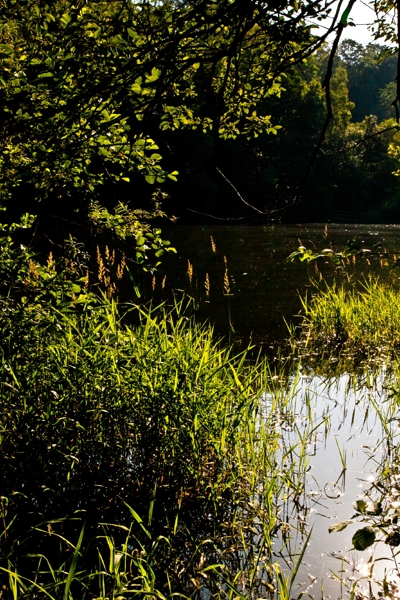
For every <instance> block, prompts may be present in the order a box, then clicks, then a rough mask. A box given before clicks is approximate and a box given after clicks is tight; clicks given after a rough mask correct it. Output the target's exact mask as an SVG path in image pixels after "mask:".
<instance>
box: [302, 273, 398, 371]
mask: <svg viewBox="0 0 400 600" xmlns="http://www.w3.org/2000/svg"><path fill="white" fill-rule="evenodd" d="M302 303H303V310H304V319H303V322H302V336H301V346H303V348H306V352H310V353H316V354H317V355H319V356H320V357H325V358H326V356H327V355H330V356H331V357H332V359H337V358H338V357H340V358H344V359H346V360H350V361H353V362H355V363H361V362H362V361H364V360H371V361H377V362H380V363H382V362H384V361H386V360H388V359H391V358H393V357H394V356H395V354H396V352H397V351H398V349H399V347H400V291H399V290H398V289H397V288H395V287H393V286H392V285H386V284H383V283H381V282H380V281H379V280H372V279H371V280H369V281H364V282H363V283H361V284H360V285H359V286H352V287H345V286H340V287H338V286H336V285H333V286H331V287H329V286H326V287H325V288H323V287H321V286H317V292H316V294H315V296H314V297H313V298H312V299H311V300H309V299H307V298H305V299H303V300H302ZM292 334H293V332H292ZM292 339H293V335H292ZM303 354H304V352H303Z"/></svg>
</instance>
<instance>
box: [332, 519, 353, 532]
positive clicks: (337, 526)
mask: <svg viewBox="0 0 400 600" xmlns="http://www.w3.org/2000/svg"><path fill="white" fill-rule="evenodd" d="M352 522H353V521H351V520H350V521H340V523H335V524H334V525H331V526H330V527H329V530H328V531H329V533H334V532H337V531H343V529H346V527H347V525H350V523H352Z"/></svg>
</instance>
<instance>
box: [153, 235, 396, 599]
mask: <svg viewBox="0 0 400 600" xmlns="http://www.w3.org/2000/svg"><path fill="white" fill-rule="evenodd" d="M163 235H164V237H165V238H167V239H169V240H170V241H171V243H172V245H173V246H174V247H175V248H176V249H177V255H173V256H170V257H168V258H167V259H166V260H165V261H164V263H163V269H164V270H163V271H162V272H160V273H159V274H157V277H156V280H155V281H154V280H153V285H154V286H155V290H154V291H155V294H157V293H158V294H159V295H160V297H161V298H162V297H164V298H165V296H166V295H168V293H171V292H173V291H174V290H180V291H185V292H186V293H187V294H189V295H190V296H191V297H193V298H194V300H195V305H196V310H197V316H198V318H199V319H200V320H209V321H211V322H212V323H214V325H215V329H216V331H217V333H218V334H220V335H223V336H225V337H226V338H229V339H231V340H232V339H233V340H235V341H236V342H237V343H238V342H239V343H242V344H247V343H248V341H249V340H251V341H252V342H254V343H256V345H257V346H261V347H263V348H264V349H265V350H266V351H267V352H269V353H270V354H272V355H274V354H276V352H277V349H278V348H279V347H280V346H281V344H282V342H283V341H284V340H285V338H287V335H288V332H287V325H286V322H287V323H292V324H296V325H297V324H300V323H301V319H302V303H301V299H300V297H305V296H306V295H307V296H308V297H312V295H313V294H315V293H316V287H315V285H314V284H313V283H312V282H311V281H310V279H314V280H315V281H316V282H318V283H319V285H322V286H323V285H324V282H326V283H329V284H331V283H332V282H333V281H337V282H339V283H340V282H341V281H347V282H349V281H356V280H359V279H362V278H363V277H368V276H369V275H378V276H379V277H380V279H382V280H390V281H391V282H392V283H394V284H397V283H398V282H399V280H400V268H399V267H398V266H397V264H396V259H397V256H398V257H400V226H399V225H334V224H328V225H321V224H315V225H314V224H311V225H289V226H285V225H277V226H271V225H269V226H266V225H265V226H264V225H260V226H208V227H200V226H199V227H193V226H191V227H183V226H182V227H181V226H175V227H170V228H166V229H164V231H163ZM350 240H355V241H356V242H357V243H358V244H359V245H360V246H361V247H362V248H365V249H367V250H370V252H369V253H368V252H367V253H365V254H359V255H357V256H355V257H354V258H351V260H349V261H348V265H347V266H346V269H345V270H343V269H342V268H340V267H339V268H338V267H337V266H335V265H333V264H332V262H331V261H330V260H328V259H326V260H325V259H321V260H319V261H318V262H317V263H315V262H312V263H310V264H308V265H307V264H305V263H301V262H299V261H296V262H287V261H286V259H287V257H288V256H289V255H290V254H291V253H292V252H294V251H295V250H297V248H298V247H299V246H300V245H303V246H305V247H306V248H311V249H312V250H313V251H314V252H318V251H321V250H323V249H324V248H330V247H331V248H333V249H334V250H335V251H340V250H342V249H343V248H344V247H345V246H346V244H347V243H348V242H349V241H350ZM385 251H387V252H388V254H389V258H388V260H385V261H382V253H385ZM396 254H397V256H396ZM320 372H321V370H320V369H319V370H318V375H317V374H315V373H314V372H312V371H310V370H309V371H304V372H302V373H301V374H300V376H299V374H298V373H297V375H296V380H295V382H294V383H293V385H294V386H295V389H294V390H293V389H292V392H291V393H293V394H294V395H295V396H297V398H298V406H299V408H298V411H297V415H298V419H297V423H295V425H294V426H293V429H292V430H290V429H289V430H288V431H285V432H283V436H284V437H285V436H286V438H287V440H288V441H290V442H293V441H294V438H295V437H296V436H299V435H300V436H302V435H303V436H305V435H308V436H309V445H308V451H307V460H308V462H309V468H308V471H307V480H306V482H305V484H306V487H305V489H306V494H305V498H304V501H303V505H302V506H301V507H299V506H298V505H297V506H293V507H292V508H291V509H290V510H289V511H288V513H287V514H286V516H285V519H286V521H287V523H289V525H291V527H292V529H293V531H296V530H297V531H300V532H302V533H300V534H299V535H298V536H297V534H296V535H295V536H294V538H293V540H292V543H293V544H294V545H295V546H296V547H297V550H295V552H294V554H295V555H296V552H297V555H298V553H299V552H301V548H302V545H303V544H304V543H305V539H306V535H307V532H309V531H310V530H311V529H312V533H311V537H310V539H309V541H308V546H307V549H306V551H305V554H304V558H303V561H302V565H301V568H300V569H299V571H298V575H297V578H296V582H295V587H294V588H293V590H292V594H293V597H298V595H299V594H301V593H302V592H306V593H308V594H309V595H310V596H311V597H314V598H321V597H330V598H339V597H340V598H342V597H346V596H349V595H350V596H351V591H352V586H355V582H359V583H358V584H357V592H356V596H357V594H360V596H359V597H362V596H364V597H371V595H376V594H378V595H382V591H381V590H382V587H381V586H379V585H376V584H375V583H374V580H375V581H378V582H382V580H383V579H384V578H385V577H386V578H387V580H388V582H389V583H388V586H389V587H388V588H387V589H386V595H387V596H389V597H391V598H400V592H399V588H398V584H399V579H398V573H399V569H398V567H397V562H396V558H395V554H396V548H393V547H391V546H389V545H387V544H385V543H384V542H383V541H379V542H378V543H377V544H375V545H373V546H371V547H370V548H369V549H367V550H366V551H364V552H357V551H355V550H354V549H352V536H353V535H354V533H355V531H356V530H357V529H359V528H360V527H365V526H366V525H368V519H366V521H365V522H364V523H361V524H360V523H359V522H358V523H357V522H356V521H355V522H351V523H349V524H348V526H347V527H346V529H344V530H343V531H340V532H337V533H329V527H330V526H331V525H333V524H335V523H337V522H340V521H346V520H351V518H352V517H353V516H354V512H355V511H354V509H353V508H352V504H353V503H354V502H355V501H357V500H360V499H364V498H366V499H367V500H375V501H376V500H382V499H383V500H385V496H386V497H388V496H389V495H391V496H392V497H394V498H397V496H399V497H400V485H399V489H397V487H396V485H395V486H394V488H393V485H392V486H391V487H390V485H389V488H388V490H385V488H384V484H382V485H383V487H379V486H380V485H381V483H379V485H378V483H377V482H379V481H380V479H381V478H382V472H384V469H385V465H386V466H387V465H388V464H389V462H390V460H391V458H392V455H393V448H395V447H396V446H397V444H398V441H399V440H398V432H399V431H400V430H399V427H398V425H399V420H398V418H397V416H396V415H393V414H391V415H389V417H387V418H386V421H385V422H386V423H389V425H387V424H386V425H385V426H383V425H382V418H383V414H384V413H385V411H386V412H387V411H388V410H389V411H390V410H392V411H393V405H391V404H390V402H389V401H388V399H389V398H390V393H389V391H390V385H391V384H390V385H389V383H390V378H389V376H387V374H386V373H385V372H384V371H382V372H381V373H380V375H378V376H376V378H375V379H374V381H373V382H372V380H371V381H365V380H364V381H361V380H359V379H357V378H354V377H351V376H349V375H348V374H346V373H345V374H342V375H340V376H338V377H336V378H335V377H333V378H332V377H328V375H327V376H326V377H323V376H321V375H320ZM265 403H266V406H268V398H267V397H266V398H265ZM310 411H311V412H310ZM310 419H311V420H312V421H313V423H315V425H316V427H315V432H314V433H312V434H311V435H310V433H309V432H310ZM384 420H385V419H384ZM317 425H318V426H317ZM385 427H386V428H387V427H389V429H390V431H389V432H388V430H387V429H385ZM391 452H392V454H391ZM392 499H393V498H392ZM282 518H283V517H282ZM299 523H300V524H304V528H303V527H300V528H299ZM378 537H379V536H378ZM383 537H384V536H383ZM380 539H382V536H380ZM285 548H286V545H285V540H284V539H282V538H280V537H279V535H278V536H277V539H276V542H275V549H276V557H277V560H279V562H280V564H281V565H285V561H286V566H287V568H288V569H289V571H290V568H292V567H293V562H291V561H292V559H293V554H292V553H290V555H289V554H288V555H287V556H285V552H286V550H285ZM286 554H287V552H286ZM354 589H355V588H354Z"/></svg>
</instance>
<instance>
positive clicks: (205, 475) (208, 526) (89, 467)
mask: <svg viewBox="0 0 400 600" xmlns="http://www.w3.org/2000/svg"><path fill="white" fill-rule="evenodd" d="M72 292H73V289H72ZM63 298H64V299H63V302H61V303H60V302H57V301H52V300H51V301H47V300H46V297H44V296H43V295H41V296H39V297H34V298H33V299H32V300H30V301H29V302H27V301H25V302H22V303H15V302H11V303H10V302H8V301H6V300H3V305H2V312H1V318H0V330H1V331H0V334H1V340H2V343H1V365H0V369H1V380H0V381H1V386H0V393H1V395H0V403H1V427H2V429H1V433H0V436H1V447H2V454H1V465H0V477H1V495H2V505H1V507H2V509H1V525H0V527H1V537H0V583H1V585H2V586H3V588H2V593H3V598H6V599H7V600H8V599H10V598H12V599H13V600H14V599H20V598H21V599H22V598H32V599H35V600H36V599H39V598H40V599H41V598H54V599H57V600H58V599H61V598H62V599H63V600H66V599H68V600H69V599H72V598H74V599H75V598H76V599H83V598H121V599H122V598H133V597H134V596H135V597H136V596H138V595H139V596H145V597H146V598H150V597H152V598H154V597H158V598H164V597H168V598H170V597H172V596H174V595H178V596H183V597H187V596H191V597H199V598H200V597H202V594H204V593H206V594H208V595H210V597H213V598H227V599H228V598H229V599H233V598H237V597H239V598H250V597H253V595H254V593H256V591H257V593H258V594H259V595H268V596H269V597H274V596H275V595H276V594H278V593H279V592H278V585H277V580H276V577H277V573H278V572H279V573H281V567H280V566H279V565H278V563H277V562H276V558H274V556H275V554H274V552H275V551H274V547H273V546H274V544H273V537H274V535H276V534H275V533H274V532H276V531H279V530H280V528H281V526H282V511H283V512H284V510H285V509H284V506H285V505H286V504H287V503H289V502H292V503H293V502H298V501H299V498H300V497H301V495H302V493H303V491H304V469H305V468H306V466H307V463H306V461H305V460H304V457H305V456H306V445H307V443H308V440H307V436H306V435H302V436H295V438H294V439H293V440H291V442H290V443H288V442H287V441H286V442H283V439H284V433H283V430H282V427H281V425H282V424H283V423H290V424H292V422H293V419H294V415H293V411H294V410H295V405H294V404H293V397H292V395H291V394H290V391H287V389H286V388H283V387H282V378H283V375H282V374H279V375H276V374H272V373H271V371H270V369H269V367H268V364H267V363H266V362H265V361H262V360H259V361H258V362H257V361H256V362H255V363H254V361H252V362H250V361H249V360H248V358H247V354H246V352H242V353H241V354H238V355H235V356H234V355H232V351H231V349H230V348H227V347H224V346H223V345H221V344H220V343H218V341H215V338H214V335H213V330H212V328H211V327H210V326H208V325H199V324H197V323H196V322H195V320H194V319H193V318H192V317H190V316H187V314H188V313H187V312H186V305H185V303H184V302H181V303H177V304H176V305H175V306H174V307H172V308H167V307H165V306H157V307H148V308H145V307H143V306H125V307H123V310H122V309H121V307H119V306H118V305H117V304H116V302H115V301H114V300H113V299H112V298H109V297H108V296H107V294H105V295H104V296H103V297H101V298H99V297H95V296H94V295H92V294H90V293H85V295H84V301H80V296H78V295H75V296H72V294H71V298H70V300H69V301H68V298H66V297H65V295H64V297H63ZM56 300H57V298H56ZM189 313H190V310H189ZM266 391H268V393H269V400H268V402H267V403H265V401H264V394H265V392H266ZM278 424H279V426H278ZM298 456H300V458H301V460H297V462H296V461H295V460H292V459H293V458H295V457H298ZM285 457H288V459H287V466H286V467H285V468H284V469H283V468H282V460H285V459H286V458H285ZM289 458H290V460H289ZM285 527H286V526H285ZM291 529H293V531H294V529H295V527H292V526H290V527H289V529H288V530H287V531H286V530H285V531H286V533H285V536H286V540H285V541H284V542H283V543H284V545H286V544H287V539H289V538H290V535H291ZM289 530H290V531H289ZM303 533H304V535H306V532H303ZM293 552H294V553H295V552H296V550H293ZM291 581H292V578H291V576H290V575H289V576H286V575H284V574H283V573H282V575H281V576H280V577H279V582H280V583H279V585H280V586H281V587H282V586H283V585H284V584H285V585H286V586H287V589H289V588H290V586H291V585H292V584H291ZM285 582H286V583H285ZM288 586H289V587H288Z"/></svg>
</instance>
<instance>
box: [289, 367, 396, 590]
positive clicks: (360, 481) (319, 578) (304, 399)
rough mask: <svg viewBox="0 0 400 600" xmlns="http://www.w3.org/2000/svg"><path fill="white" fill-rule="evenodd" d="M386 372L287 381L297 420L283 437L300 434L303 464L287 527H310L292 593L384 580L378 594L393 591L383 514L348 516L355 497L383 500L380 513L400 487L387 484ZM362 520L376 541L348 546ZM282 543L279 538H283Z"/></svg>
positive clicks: (392, 450) (390, 409)
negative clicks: (361, 547) (336, 527)
mask: <svg viewBox="0 0 400 600" xmlns="http://www.w3.org/2000/svg"><path fill="white" fill-rule="evenodd" d="M391 380H392V376H391V375H390V374H389V373H387V372H386V371H385V370H382V371H381V372H380V373H379V374H378V375H376V376H374V377H370V376H368V375H363V376H358V377H357V376H351V375H348V374H345V375H342V376H340V377H337V378H324V377H321V376H318V375H315V374H312V373H310V374H300V375H299V374H297V375H296V376H295V377H294V379H293V381H292V386H293V388H292V393H295V395H296V401H297V408H296V411H295V412H296V421H295V423H294V424H293V427H292V428H289V429H287V430H286V432H285V435H286V439H287V443H288V444H289V445H291V444H293V440H294V438H295V437H296V436H307V438H308V440H309V443H308V447H307V459H304V460H308V463H309V464H308V469H307V477H306V482H305V490H306V499H305V504H304V506H303V507H302V513H301V514H299V512H298V509H299V507H298V506H292V511H291V514H290V515H289V519H288V523H289V524H290V525H291V527H292V529H293V531H294V530H295V529H296V530H298V523H299V519H300V520H301V519H302V520H303V521H304V524H305V530H307V531H310V530H311V529H312V535H311V537H310V540H309V543H308V547H307V550H306V552H305V555H304V560H303V563H302V565H301V567H300V569H299V573H298V577H297V582H296V585H297V589H295V593H296V594H297V593H299V592H300V591H305V590H307V591H308V592H309V593H312V594H313V595H317V596H319V595H320V594H322V595H323V596H325V597H337V596H338V595H339V596H342V595H346V594H348V593H350V592H351V590H352V589H354V590H357V594H361V595H366V596H369V595H370V594H371V593H374V594H377V593H379V594H381V593H383V592H382V590H383V587H382V585H383V584H382V582H383V581H385V582H386V583H385V586H386V588H385V590H386V591H385V595H386V596H388V595H389V596H391V597H398V595H397V594H398V592H397V589H398V588H397V586H398V583H399V578H398V574H399V569H398V566H397V562H396V548H394V547H393V546H390V545H389V544H388V543H386V544H385V543H384V540H385V538H386V537H387V533H388V522H387V521H386V522H385V523H384V519H383V517H380V516H373V515H368V514H364V515H359V518H358V519H357V521H358V522H357V521H355V520H354V521H352V520H351V519H352V517H354V515H355V510H354V509H353V508H352V504H353V503H354V502H355V501H357V500H363V499H367V500H368V501H369V502H370V503H372V502H377V501H382V505H383V513H382V514H386V512H385V511H387V510H389V504H390V502H393V500H396V499H397V497H398V496H399V495H400V489H399V487H398V485H397V483H396V486H395V489H396V493H394V491H393V477H396V475H397V473H398V469H399V467H398V456H397V443H398V436H399V427H398V420H397V418H394V417H393V415H395V414H396V409H397V400H396V401H394V399H393V393H392V390H391ZM313 428H314V432H313V431H312V429H313ZM396 465H397V466H396ZM389 474H390V475H389ZM396 482H397V480H396ZM399 506H400V504H399ZM372 512H373V511H372ZM389 512H392V513H393V509H392V510H391V511H390V510H389ZM343 521H349V522H348V524H347V526H346V527H345V528H343V529H342V531H338V532H336V533H328V530H329V527H330V526H332V525H333V524H335V523H339V522H343ZM360 521H364V523H360ZM391 523H393V519H392V521H391ZM396 523H397V520H396ZM365 525H373V526H374V529H376V531H377V534H376V538H377V540H378V541H377V542H376V543H375V544H374V545H372V546H371V547H370V548H368V549H367V550H365V551H364V552H359V551H357V550H354V549H352V548H353V544H352V537H353V535H354V534H355V532H356V531H357V530H358V529H360V527H361V528H362V527H365ZM395 530H396V531H397V526H396V525H395ZM392 531H393V525H392ZM385 532H386V533H385ZM292 541H293V542H294V543H295V544H296V543H297V544H299V546H298V547H297V553H299V552H300V547H301V546H300V543H301V541H302V542H304V536H303V539H302V536H301V535H300V537H299V536H298V535H296V536H294V540H292ZM399 541H400V540H399ZM281 543H282V545H284V539H283V538H282V539H281ZM294 554H295V553H294ZM278 555H279V553H278ZM310 586H311V587H310ZM311 588H312V591H311Z"/></svg>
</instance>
